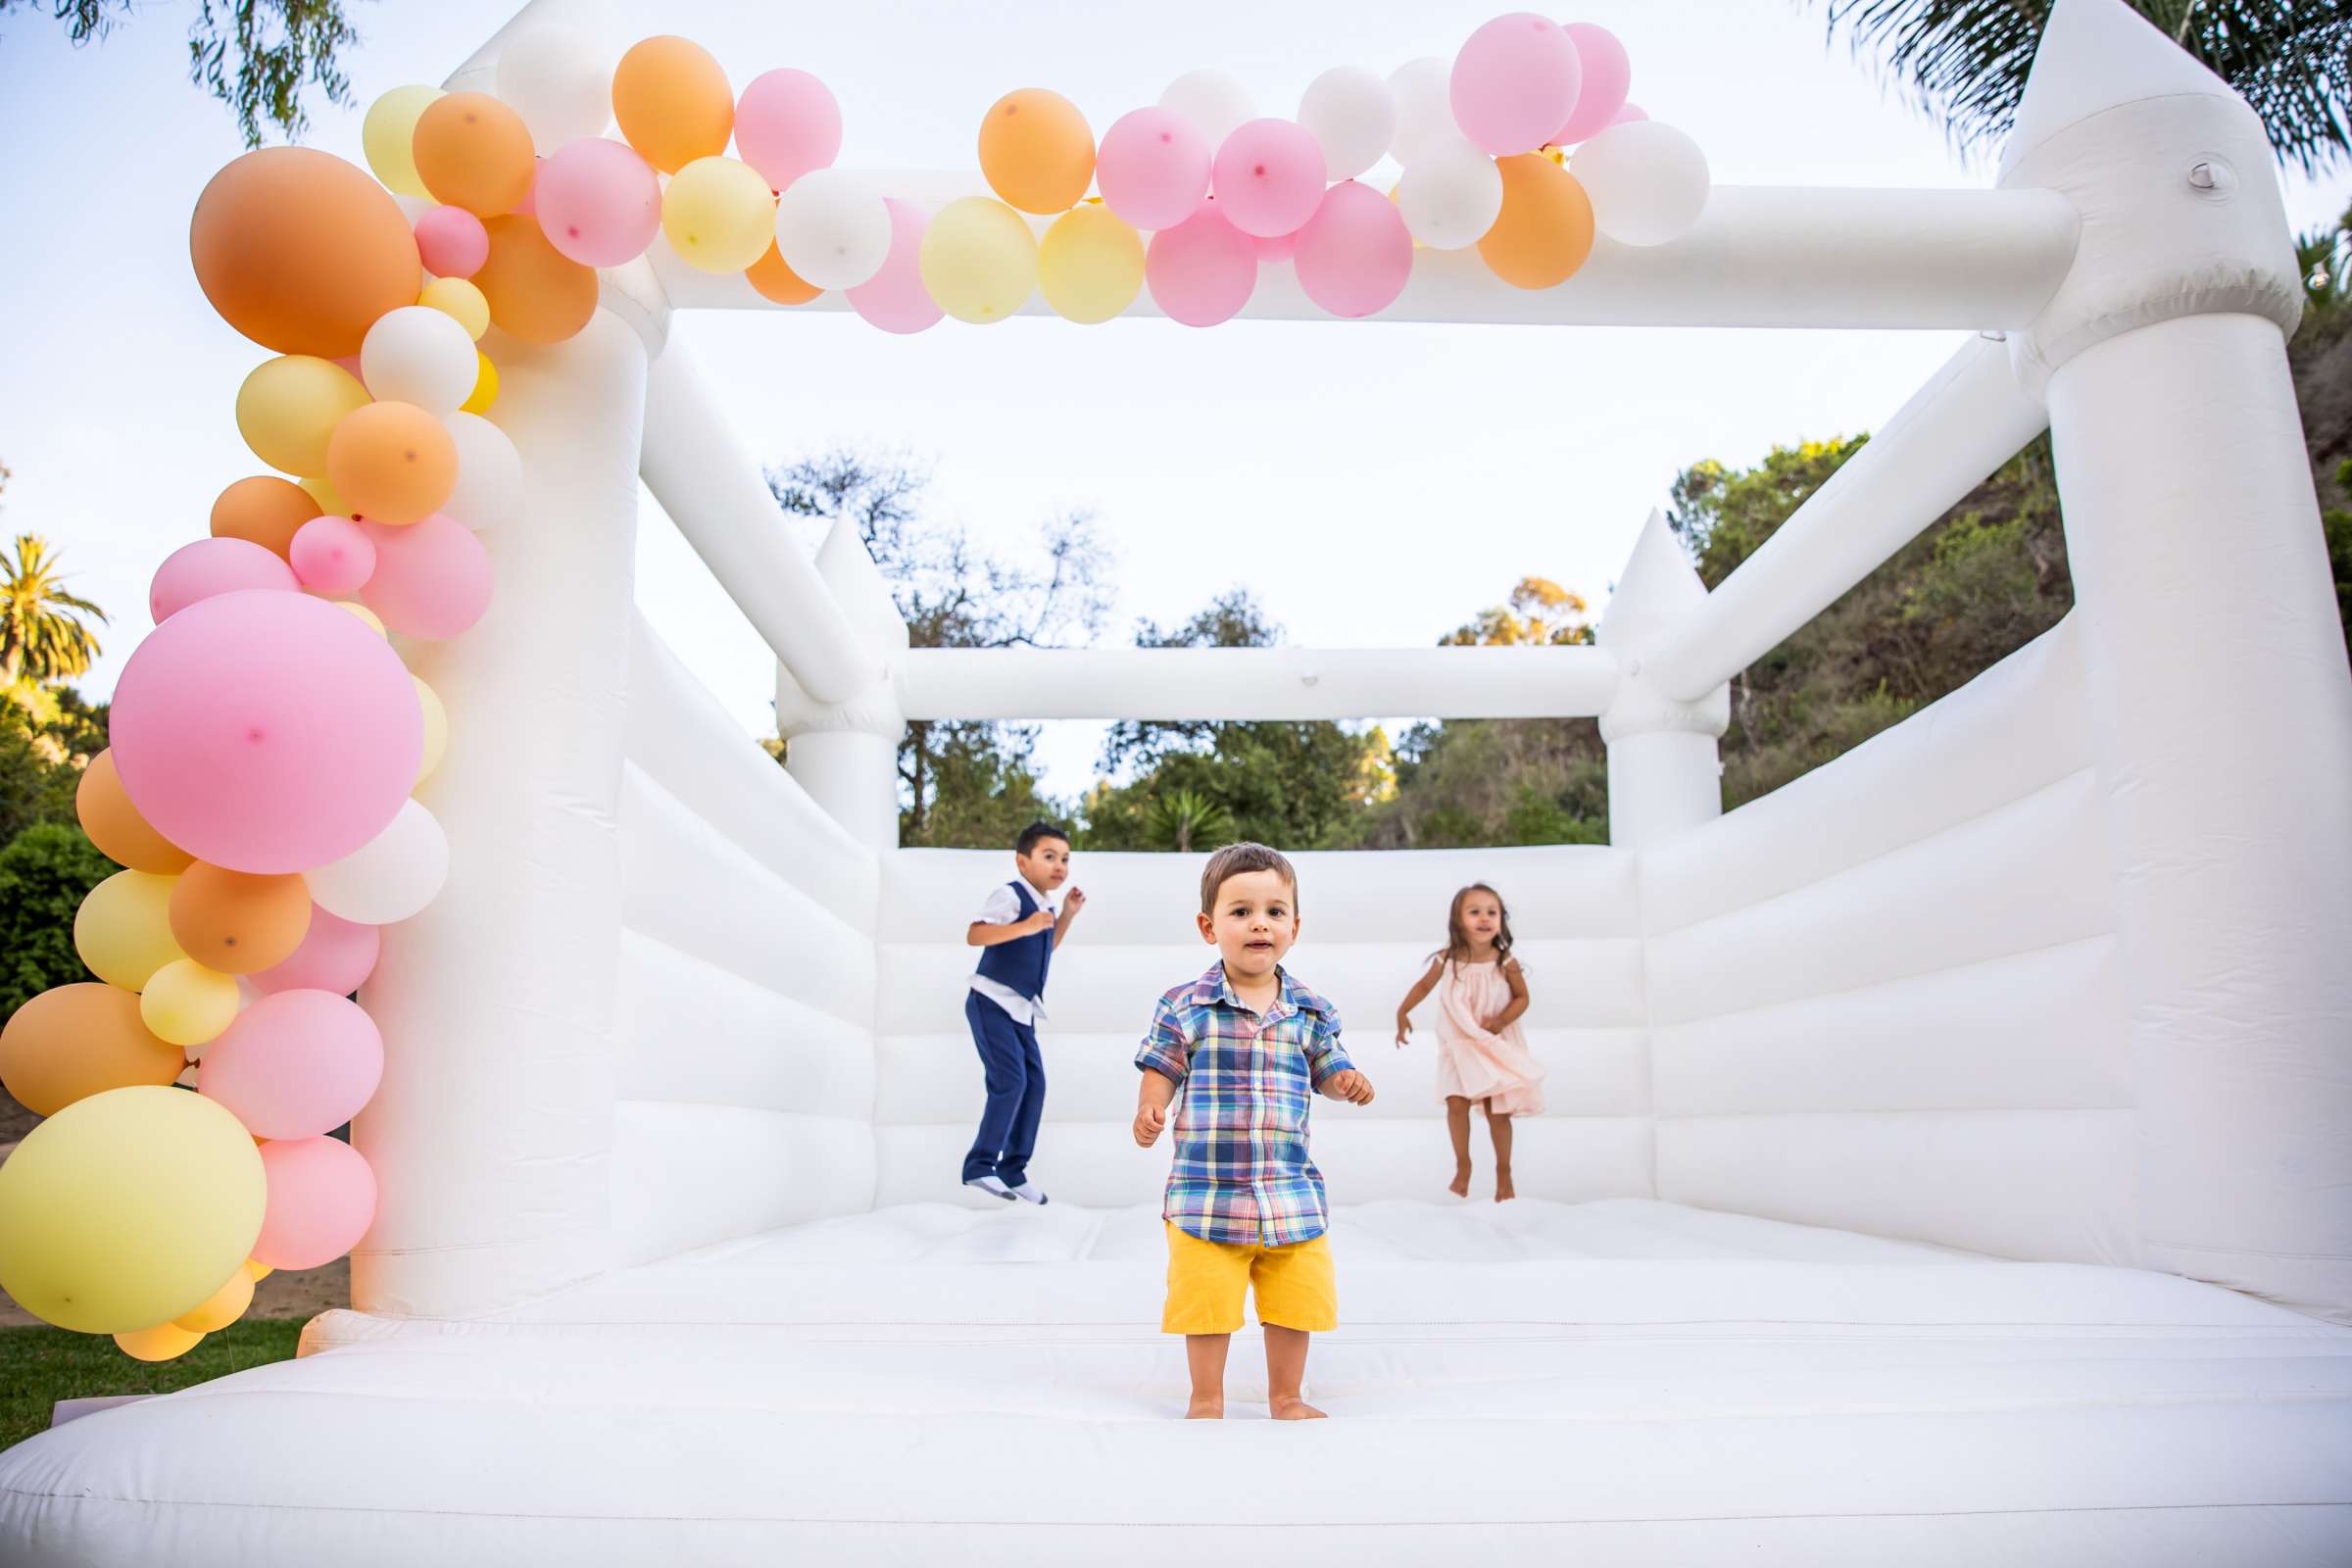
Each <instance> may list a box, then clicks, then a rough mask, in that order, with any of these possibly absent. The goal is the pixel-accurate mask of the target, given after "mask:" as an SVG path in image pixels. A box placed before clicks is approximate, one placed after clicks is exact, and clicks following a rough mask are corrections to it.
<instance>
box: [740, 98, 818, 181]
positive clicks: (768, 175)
mask: <svg viewBox="0 0 2352 1568" xmlns="http://www.w3.org/2000/svg"><path fill="white" fill-rule="evenodd" d="M735 154H736V156H737V157H739V158H741V159H742V160H743V161H744V162H745V163H747V164H749V165H751V166H752V167H753V168H754V169H757V170H758V171H760V178H762V179H764V180H766V181H767V184H768V188H769V189H770V190H775V191H784V190H789V189H791V188H792V182H793V181H794V180H796V179H798V178H800V177H801V176H802V175H803V174H806V173H807V172H809V171H810V170H811V169H830V168H832V167H833V160H834V159H836V158H838V157H840V156H841V105H840V104H839V103H837V102H835V101H834V98H833V92H832V89H831V88H829V87H827V86H826V85H825V84H824V83H823V82H821V81H819V80H817V79H816V78H815V77H814V76H811V75H810V74H809V73H807V72H806V71H791V70H785V71H771V72H768V73H766V74H764V75H760V76H754V77H753V78H752V84H751V85H750V86H748V87H746V88H744V89H743V97H742V99H741V100H740V101H739V102H738V103H737V104H736V105H735Z"/></svg>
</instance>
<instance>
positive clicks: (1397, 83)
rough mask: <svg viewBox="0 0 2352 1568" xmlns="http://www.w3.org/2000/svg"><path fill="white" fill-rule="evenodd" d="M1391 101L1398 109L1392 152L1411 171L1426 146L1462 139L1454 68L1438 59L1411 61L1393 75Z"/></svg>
mask: <svg viewBox="0 0 2352 1568" xmlns="http://www.w3.org/2000/svg"><path fill="white" fill-rule="evenodd" d="M1389 97H1390V99H1391V100H1392V101H1393V102H1394V103H1395V104H1396V106H1397V130H1396V133H1395V134H1394V135H1393V136H1391V137H1390V138H1389V151H1391V152H1393V153H1395V154H1396V155H1397V162H1398V163H1400V164H1403V165H1405V166H1406V167H1407V168H1410V167H1411V166H1412V162H1413V157H1414V155H1415V154H1416V153H1417V152H1419V151H1420V148H1421V145H1422V143H1424V142H1430V141H1435V140H1437V139H1438V138H1439V137H1442V136H1460V135H1461V134H1462V132H1461V128H1460V127H1459V126H1457V125H1456V124H1454V123H1453V64H1452V62H1451V61H1446V60H1441V59H1439V58H1438V57H1437V56H1436V55H1424V56H1422V57H1421V58H1420V59H1419V60H1408V61H1406V62H1405V63H1404V64H1403V65H1401V66H1398V67H1397V69H1396V70H1395V71H1394V72H1392V73H1390V75H1389Z"/></svg>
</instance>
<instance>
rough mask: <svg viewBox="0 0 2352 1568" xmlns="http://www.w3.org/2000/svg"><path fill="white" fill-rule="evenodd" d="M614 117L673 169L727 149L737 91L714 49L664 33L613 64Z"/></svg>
mask: <svg viewBox="0 0 2352 1568" xmlns="http://www.w3.org/2000/svg"><path fill="white" fill-rule="evenodd" d="M613 120H615V121H616V122H618V123H619V124H620V133H621V134H622V135H623V136H625V137H627V138H628V142H629V145H630V146H632V147H634V148H636V149H637V153H638V156H639V157H641V158H643V159H644V160H645V161H646V162H647V163H649V164H651V165H653V166H654V167H655V168H656V169H659V170H660V171H662V172H663V173H664V174H674V173H676V172H678V171H679V170H681V169H684V168H685V167H686V166H687V165H688V164H691V163H693V162H694V161H695V160H696V159H697V158H716V157H717V156H718V155H719V154H721V153H723V152H725V151H726V150H727V138H728V137H729V136H731V135H733V134H734V133H735V92H734V89H733V88H731V87H729V86H728V85H727V73H726V70H725V69H724V68H723V67H721V66H720V65H719V63H718V62H717V61H716V60H714V59H712V58H711V51H709V50H708V49H705V48H704V47H703V46H702V45H701V44H699V43H695V42H693V41H692V40H691V39H686V38H679V37H674V36H670V35H667V34H664V35H662V36H661V37H657V38H647V39H644V40H642V41H641V42H639V43H637V44H635V45H634V46H632V47H631V48H630V50H629V52H628V53H627V54H625V55H622V56H621V57H620V64H619V65H617V66H615V67H613ZM474 281H475V282H477V283H478V282H480V281H481V279H479V278H476V279H474Z"/></svg>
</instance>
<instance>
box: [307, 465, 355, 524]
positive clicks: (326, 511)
mask: <svg viewBox="0 0 2352 1568" xmlns="http://www.w3.org/2000/svg"><path fill="white" fill-rule="evenodd" d="M320 467H321V468H323V467H324V465H323V464H321V465H320ZM294 482H295V483H296V484H297V485H299V486H301V488H302V492H303V494H305V495H307V496H309V497H310V498H311V499H312V500H313V501H316V502H318V503H319V515H320V516H321V517H348V516H350V515H351V509H350V508H349V507H347V506H345V505H344V504H343V496H342V493H341V492H339V491H338V490H336V489H335V487H334V484H333V483H332V482H331V481H330V480H329V479H328V478H327V476H326V475H325V474H324V473H323V472H321V473H319V474H315V475H313V476H312V477H311V478H308V479H297V480H295V481H294Z"/></svg>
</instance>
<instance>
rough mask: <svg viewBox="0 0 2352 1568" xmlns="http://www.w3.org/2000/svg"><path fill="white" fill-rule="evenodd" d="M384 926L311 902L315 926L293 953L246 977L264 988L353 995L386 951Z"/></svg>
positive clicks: (264, 989)
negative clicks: (345, 915)
mask: <svg viewBox="0 0 2352 1568" xmlns="http://www.w3.org/2000/svg"><path fill="white" fill-rule="evenodd" d="M383 948H384V933H383V931H382V929H381V928H380V927H377V926H372V925H361V924H360V923H359V922H358V921H356V920H346V919H344V918H343V917H342V916H341V915H339V914H329V913H327V912H326V911H325V910H324V909H321V908H320V907H319V906H318V905H316V904H314V905H312V906H311V929H310V930H309V931H308V932H307V933H305V934H304V936H303V939H302V946H301V947H299V948H296V949H295V950H294V953H293V956H291V957H289V958H287V959H286V961H285V962H283V963H281V964H279V965H277V966H276V967H275V968H273V969H264V970H263V971H262V972H261V973H259V974H249V975H247V976H246V977H245V978H246V979H248V980H250V981H252V982H253V983H254V985H255V986H257V987H258V988H260V989H261V990H263V991H268V992H279V991H327V992H332V993H333V994H334V995H336V996H338V997H347V996H350V995H351V994H352V993H353V992H354V991H357V990H359V989H360V985H361V982H363V981H365V980H366V979H367V978H368V975H369V974H371V973H373V972H374V970H375V960H376V956H377V955H378V954H380V953H382V952H383Z"/></svg>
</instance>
